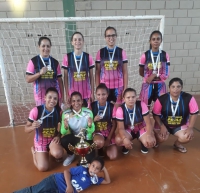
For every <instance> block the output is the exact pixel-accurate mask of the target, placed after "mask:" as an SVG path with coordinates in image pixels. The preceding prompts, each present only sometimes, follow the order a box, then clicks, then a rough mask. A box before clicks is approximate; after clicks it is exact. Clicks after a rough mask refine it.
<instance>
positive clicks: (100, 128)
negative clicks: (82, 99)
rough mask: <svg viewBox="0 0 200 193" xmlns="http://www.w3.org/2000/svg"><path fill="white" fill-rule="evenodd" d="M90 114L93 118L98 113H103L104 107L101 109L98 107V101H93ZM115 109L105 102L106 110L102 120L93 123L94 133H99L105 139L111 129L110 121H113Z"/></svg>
mask: <svg viewBox="0 0 200 193" xmlns="http://www.w3.org/2000/svg"><path fill="white" fill-rule="evenodd" d="M91 108H92V113H93V115H94V117H95V116H97V115H98V114H99V112H100V111H101V112H102V111H104V109H105V108H106V106H104V107H101V106H98V101H95V102H93V103H92V104H91ZM115 114H116V109H115V107H114V105H113V104H112V103H110V102H107V109H106V111H105V114H104V116H103V118H102V119H100V120H99V121H96V122H94V124H95V132H100V133H102V134H103V136H105V137H107V136H108V135H109V133H110V131H111V129H112V120H113V119H115V116H116V115H115Z"/></svg>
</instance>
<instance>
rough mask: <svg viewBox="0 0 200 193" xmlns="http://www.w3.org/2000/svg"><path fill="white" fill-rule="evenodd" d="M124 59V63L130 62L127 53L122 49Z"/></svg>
mask: <svg viewBox="0 0 200 193" xmlns="http://www.w3.org/2000/svg"><path fill="white" fill-rule="evenodd" d="M122 60H123V63H128V59H127V55H126V52H125V51H124V50H122Z"/></svg>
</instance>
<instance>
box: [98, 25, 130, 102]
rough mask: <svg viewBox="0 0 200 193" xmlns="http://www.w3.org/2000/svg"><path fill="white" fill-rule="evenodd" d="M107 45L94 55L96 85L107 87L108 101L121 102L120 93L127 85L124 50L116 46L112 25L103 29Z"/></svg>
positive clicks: (115, 34)
mask: <svg viewBox="0 0 200 193" xmlns="http://www.w3.org/2000/svg"><path fill="white" fill-rule="evenodd" d="M104 35H105V40H106V44H107V46H106V47H104V48H102V49H100V50H99V51H98V52H97V55H96V73H95V82H96V87H97V86H98V85H99V84H100V83H104V84H105V85H106V86H107V87H108V89H109V96H108V99H107V100H108V101H112V102H114V103H119V104H121V103H122V93H123V91H124V90H125V89H126V88H127V85H128V71H127V63H128V60H127V56H126V52H125V51H124V50H123V49H122V48H120V47H117V46H116V39H117V31H116V29H115V28H114V27H110V26H109V27H107V28H106V30H105V34H104Z"/></svg>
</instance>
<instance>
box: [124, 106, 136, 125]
mask: <svg viewBox="0 0 200 193" xmlns="http://www.w3.org/2000/svg"><path fill="white" fill-rule="evenodd" d="M125 108H126V110H127V112H128V115H129V118H130V121H131V127H132V128H134V121H135V105H134V107H133V118H131V115H130V114H131V113H129V111H128V108H127V106H126V104H125Z"/></svg>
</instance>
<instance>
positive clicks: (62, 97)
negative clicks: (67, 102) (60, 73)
mask: <svg viewBox="0 0 200 193" xmlns="http://www.w3.org/2000/svg"><path fill="white" fill-rule="evenodd" d="M58 84H59V88H60V94H61V103H63V102H64V87H63V81H62V77H58Z"/></svg>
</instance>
